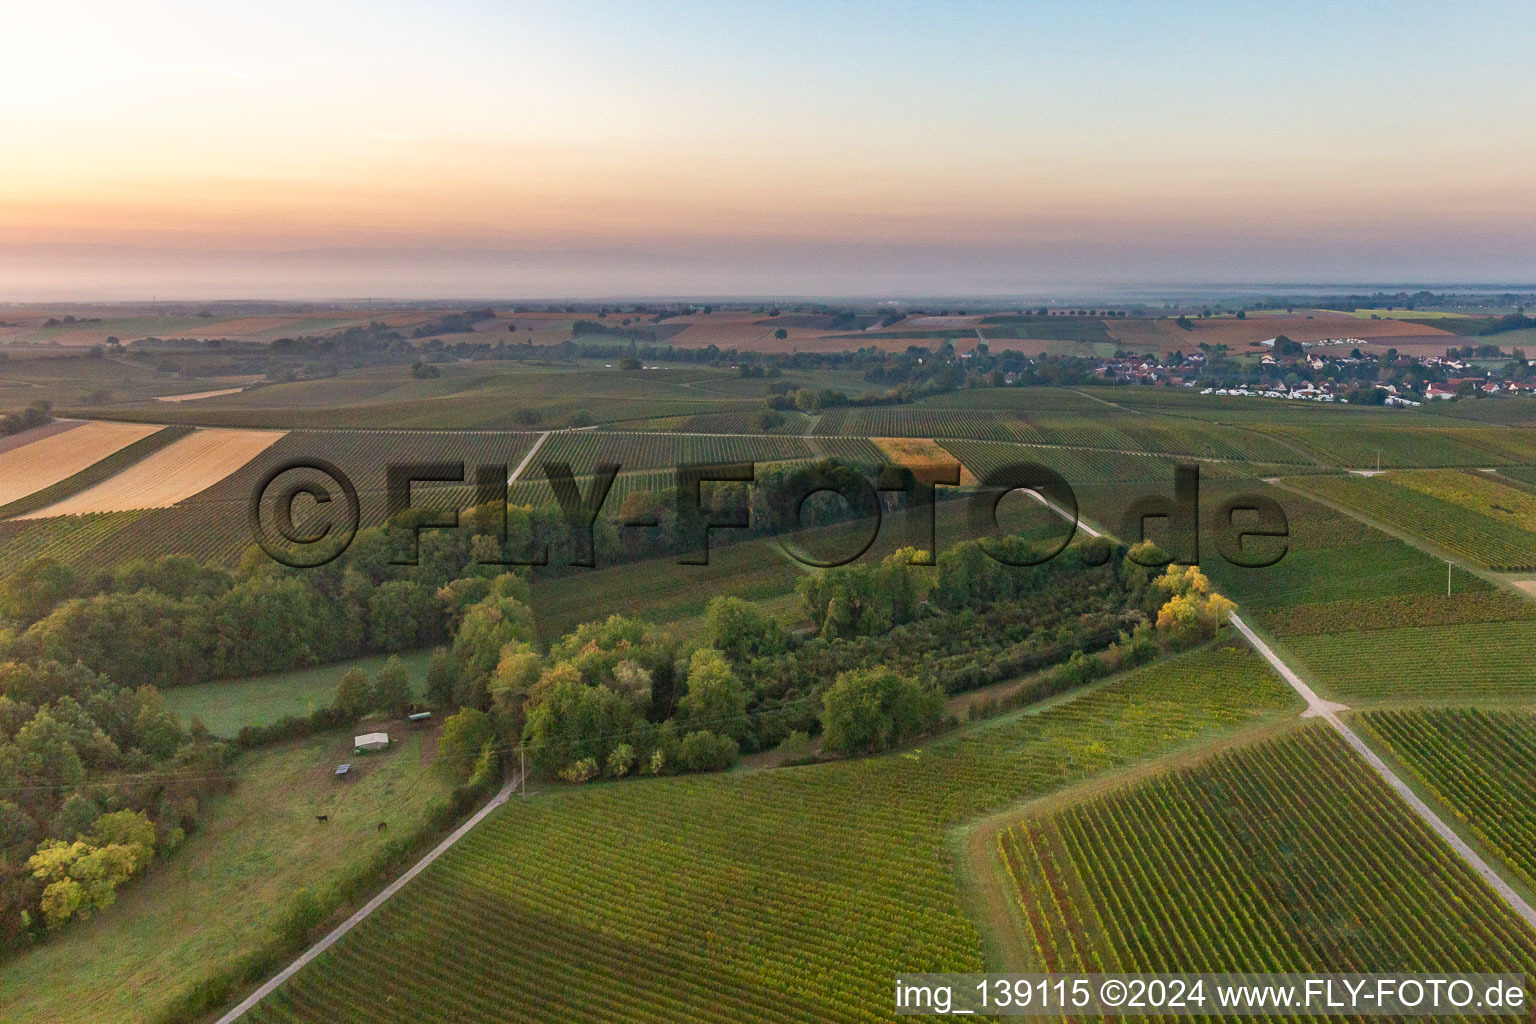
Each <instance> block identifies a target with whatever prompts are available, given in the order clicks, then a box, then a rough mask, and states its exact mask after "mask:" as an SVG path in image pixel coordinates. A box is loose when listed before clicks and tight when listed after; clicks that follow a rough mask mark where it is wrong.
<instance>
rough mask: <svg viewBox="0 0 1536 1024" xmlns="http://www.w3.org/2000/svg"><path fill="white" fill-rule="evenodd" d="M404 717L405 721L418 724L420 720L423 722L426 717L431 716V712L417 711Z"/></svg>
mask: <svg viewBox="0 0 1536 1024" xmlns="http://www.w3.org/2000/svg"><path fill="white" fill-rule="evenodd" d="M405 717H406V720H407V721H409V722H413V723H415V724H417V725H420V724H421V723H422V722H425V721H426V720H427V719H429V718H431V717H432V712H430V711H418V712H416V713H415V714H414V715H406V716H405Z"/></svg>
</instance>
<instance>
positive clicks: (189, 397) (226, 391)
mask: <svg viewBox="0 0 1536 1024" xmlns="http://www.w3.org/2000/svg"><path fill="white" fill-rule="evenodd" d="M244 390H245V388H219V389H218V390H216V391H193V392H192V393H191V394H186V395H161V396H160V397H159V398H156V399H155V401H157V402H195V401H197V400H198V399H199V398H218V397H219V396H220V395H237V394H239V393H240V392H242V391H244Z"/></svg>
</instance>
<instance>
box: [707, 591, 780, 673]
mask: <svg viewBox="0 0 1536 1024" xmlns="http://www.w3.org/2000/svg"><path fill="white" fill-rule="evenodd" d="M705 618H706V625H705V628H704V636H705V641H704V642H705V643H706V644H708V645H709V646H710V647H713V648H715V649H716V650H718V651H720V653H722V654H724V655H725V656H726V657H727V658H729V659H731V661H733V662H735V663H736V664H738V665H739V664H741V663H742V662H745V661H749V660H750V659H752V658H771V657H775V656H777V655H779V654H782V653H784V651H785V650H786V649H787V648H788V646H789V638H788V636H787V635H786V634H785V632H784V627H782V626H780V625H779V623H778V621H777V620H775V619H774V618H773V617H772V616H770V615H768V614H766V613H765V612H764V611H763V610H762V609H761V608H759V607H758V606H757V605H755V604H753V603H752V602H750V601H743V600H742V599H741V598H739V597H717V598H715V599H714V600H713V601H710V602H709V607H708V609H707V610H706V612H705Z"/></svg>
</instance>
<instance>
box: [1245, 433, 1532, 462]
mask: <svg viewBox="0 0 1536 1024" xmlns="http://www.w3.org/2000/svg"><path fill="white" fill-rule="evenodd" d="M1252 429H1253V430H1255V431H1258V432H1260V433H1264V434H1268V435H1270V436H1272V437H1274V438H1276V439H1277V440H1280V441H1284V442H1286V443H1287V444H1289V445H1292V446H1294V447H1296V448H1300V449H1303V450H1304V451H1306V452H1307V453H1309V454H1310V455H1312V456H1313V457H1314V458H1315V459H1316V460H1317V461H1318V462H1321V463H1322V464H1323V465H1327V466H1339V467H1344V468H1359V469H1369V468H1373V467H1375V466H1376V465H1377V464H1378V461H1379V463H1380V466H1381V468H1383V469H1404V468H1414V467H1435V466H1488V465H1494V464H1496V463H1499V462H1509V461H1512V460H1511V459H1510V451H1509V450H1508V448H1507V446H1504V445H1500V446H1497V447H1484V445H1483V444H1482V442H1483V441H1484V440H1486V439H1487V438H1488V437H1489V435H1490V432H1489V431H1486V430H1467V429H1455V428H1451V429H1441V428H1436V427H1397V426H1366V425H1357V424H1352V423H1330V424H1327V425H1326V426H1323V425H1308V426H1292V425H1280V424H1262V425H1261V424H1255V425H1254V426H1253V427H1252ZM1514 461H1519V460H1514Z"/></svg>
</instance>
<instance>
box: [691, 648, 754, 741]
mask: <svg viewBox="0 0 1536 1024" xmlns="http://www.w3.org/2000/svg"><path fill="white" fill-rule="evenodd" d="M677 717H678V719H679V723H680V724H681V725H682V726H684V727H685V728H686V727H688V726H690V725H692V726H694V727H696V728H699V729H708V730H710V731H712V732H717V733H719V734H720V735H722V736H730V737H732V738H734V739H736V740H740V739H741V738H742V737H743V736H745V735H746V733H747V694H746V690H745V689H744V688H743V687H742V685H741V680H739V679H737V678H736V673H734V672H732V671H731V665H730V662H728V661H726V660H725V656H724V655H722V654H721V653H720V652H719V651H717V650H715V649H714V648H712V647H701V648H699V649H698V650H696V651H694V652H693V657H692V658H690V659H689V661H688V688H687V691H686V692H685V693H684V694H683V697H682V699H681V700H680V701H678V716H677Z"/></svg>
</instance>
